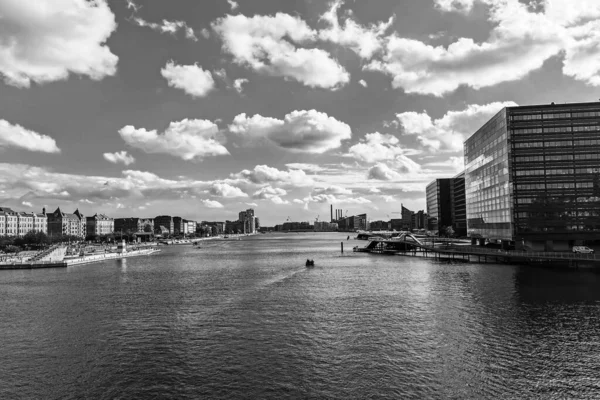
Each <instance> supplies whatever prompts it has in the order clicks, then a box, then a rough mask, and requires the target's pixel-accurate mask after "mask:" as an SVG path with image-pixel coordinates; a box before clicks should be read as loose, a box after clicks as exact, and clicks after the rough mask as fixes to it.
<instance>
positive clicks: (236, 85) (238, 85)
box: [233, 78, 249, 94]
mask: <svg viewBox="0 0 600 400" xmlns="http://www.w3.org/2000/svg"><path fill="white" fill-rule="evenodd" d="M248 82H249V80H248V79H244V78H240V79H236V80H235V81H234V82H233V87H234V89H235V90H237V92H238V93H239V94H242V92H243V91H244V88H243V86H242V85H243V84H244V83H248Z"/></svg>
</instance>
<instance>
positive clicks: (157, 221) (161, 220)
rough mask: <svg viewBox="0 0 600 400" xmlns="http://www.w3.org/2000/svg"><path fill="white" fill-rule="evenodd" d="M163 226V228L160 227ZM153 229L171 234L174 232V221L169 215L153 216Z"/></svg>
mask: <svg viewBox="0 0 600 400" xmlns="http://www.w3.org/2000/svg"><path fill="white" fill-rule="evenodd" d="M161 227H163V228H164V229H161ZM154 230H155V231H157V232H161V233H162V232H163V231H164V232H165V233H169V234H173V233H174V232H175V223H174V221H173V217H171V216H170V215H159V216H158V217H156V218H154Z"/></svg>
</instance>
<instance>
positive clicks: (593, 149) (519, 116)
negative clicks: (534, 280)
mask: <svg viewBox="0 0 600 400" xmlns="http://www.w3.org/2000/svg"><path fill="white" fill-rule="evenodd" d="M465 164H466V168H465V193H466V212H467V226H468V234H469V236H471V237H481V238H487V239H496V240H502V241H504V242H508V241H514V242H515V245H516V246H517V248H521V247H527V248H533V249H536V250H539V249H545V250H566V249H568V247H569V246H572V245H573V244H576V242H581V241H585V240H597V239H598V234H599V233H600V174H599V172H600V103H574V104H549V105H537V106H523V107H508V108H505V109H503V110H502V111H500V112H499V113H498V114H497V115H496V116H494V117H493V118H492V119H491V120H490V121H488V122H487V123H486V124H485V125H484V126H482V127H481V128H480V129H479V130H478V131H477V132H476V133H475V134H473V136H471V137H470V138H469V139H468V140H467V141H466V142H465Z"/></svg>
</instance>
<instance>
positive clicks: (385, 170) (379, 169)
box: [368, 163, 402, 181]
mask: <svg viewBox="0 0 600 400" xmlns="http://www.w3.org/2000/svg"><path fill="white" fill-rule="evenodd" d="M368 178H369V179H374V180H379V181H395V180H399V179H402V175H401V174H399V173H398V172H396V171H394V170H393V169H391V168H390V167H388V166H387V165H386V164H383V163H378V164H376V165H375V166H373V167H371V168H370V169H369V172H368Z"/></svg>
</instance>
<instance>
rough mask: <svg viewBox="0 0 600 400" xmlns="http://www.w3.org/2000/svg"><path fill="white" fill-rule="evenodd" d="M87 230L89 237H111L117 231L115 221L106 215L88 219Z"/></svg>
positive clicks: (96, 215)
mask: <svg viewBox="0 0 600 400" xmlns="http://www.w3.org/2000/svg"><path fill="white" fill-rule="evenodd" d="M86 228H87V235H88V236H91V235H93V236H101V235H109V234H111V233H113V232H114V230H115V221H114V220H113V219H112V218H110V217H107V216H106V215H104V214H95V215H94V216H93V217H87V220H86Z"/></svg>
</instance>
